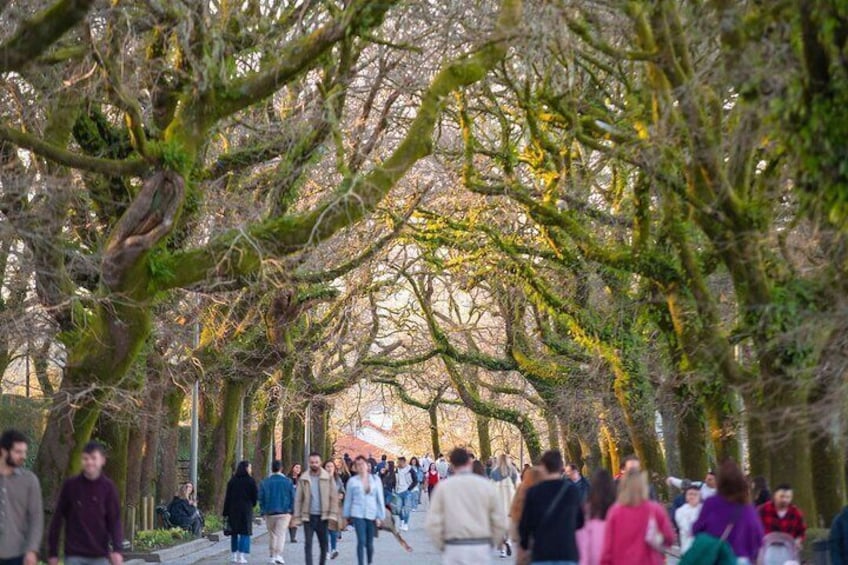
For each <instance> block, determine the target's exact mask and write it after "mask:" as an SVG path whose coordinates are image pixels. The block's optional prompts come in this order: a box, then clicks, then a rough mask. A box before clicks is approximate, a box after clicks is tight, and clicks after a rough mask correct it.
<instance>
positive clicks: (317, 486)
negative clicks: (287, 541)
mask: <svg viewBox="0 0 848 565" xmlns="http://www.w3.org/2000/svg"><path fill="white" fill-rule="evenodd" d="M338 519H339V492H338V490H337V489H336V484H335V482H334V481H333V479H332V477H330V473H328V472H327V471H325V470H324V469H323V468H322V467H321V455H319V454H318V453H310V454H309V471H308V472H306V473H303V474H302V475H301V476H300V480H298V483H297V496H296V501H295V505H294V515H293V517H292V521H293V522H294V523H295V525H298V524H300V523H303V534H304V535H305V536H306V539H305V540H304V547H303V550H304V551H305V552H306V565H312V534H313V533H314V534H315V535H317V536H318V547H320V548H321V559H320V563H321V565H326V563H327V537H328V536H327V528H328V525H329V521H330V520H335V521H338Z"/></svg>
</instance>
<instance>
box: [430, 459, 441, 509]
mask: <svg viewBox="0 0 848 565" xmlns="http://www.w3.org/2000/svg"><path fill="white" fill-rule="evenodd" d="M437 484H439V469H438V468H436V463H435V462H433V463H430V468H429V469H427V503H428V504H429V503H430V501H431V500H433V489H434V488H436V485H437Z"/></svg>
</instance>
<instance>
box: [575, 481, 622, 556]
mask: <svg viewBox="0 0 848 565" xmlns="http://www.w3.org/2000/svg"><path fill="white" fill-rule="evenodd" d="M589 484H590V485H592V488H591V489H590V490H589V500H588V502H587V503H586V508H585V510H584V514H585V516H586V518H587V521H586V523H585V524H583V527H582V528H580V529H579V530H577V549H578V551H579V552H580V565H599V564H600V562H601V553H602V552H603V550H604V531H606V519H607V512H608V511H609V509H610V507H611V506H612V505H613V503H614V502H615V481H613V480H612V475H610V473H609V471H607V470H606V469H598V470H597V471H595V474H594V475H592V480H591V482H590V483H589Z"/></svg>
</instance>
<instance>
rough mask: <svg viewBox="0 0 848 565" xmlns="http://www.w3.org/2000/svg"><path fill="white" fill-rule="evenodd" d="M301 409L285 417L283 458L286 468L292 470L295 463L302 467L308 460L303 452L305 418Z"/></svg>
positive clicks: (293, 410) (292, 411)
mask: <svg viewBox="0 0 848 565" xmlns="http://www.w3.org/2000/svg"><path fill="white" fill-rule="evenodd" d="M301 410H302V408H301V409H292V410H291V411H290V412H288V413H287V414H286V416H284V417H283V442H282V443H283V446H282V447H283V452H282V454H281V457H282V459H283V461H285V462H286V467H287V468H291V466H292V465H294V464H295V463H300V464H301V465H302V464H303V463H304V461H305V460H306V454H305V453H304V452H303V416H302V415H301Z"/></svg>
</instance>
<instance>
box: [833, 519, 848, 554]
mask: <svg viewBox="0 0 848 565" xmlns="http://www.w3.org/2000/svg"><path fill="white" fill-rule="evenodd" d="M830 562H831V564H832V565H848V507H846V508H844V509H843V510H842V512H841V513H840V514H839V516H837V517H836V519H834V520H833V525H832V526H831V527H830Z"/></svg>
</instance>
